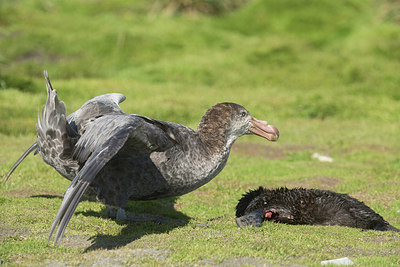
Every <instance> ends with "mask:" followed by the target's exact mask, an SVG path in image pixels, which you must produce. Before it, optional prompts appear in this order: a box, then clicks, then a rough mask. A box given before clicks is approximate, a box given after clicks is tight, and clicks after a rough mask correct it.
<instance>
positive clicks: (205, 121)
mask: <svg viewBox="0 0 400 267" xmlns="http://www.w3.org/2000/svg"><path fill="white" fill-rule="evenodd" d="M197 131H198V133H199V134H200V136H202V137H204V138H207V139H209V140H219V141H218V144H215V145H222V143H223V145H226V144H227V143H228V145H231V144H232V143H233V142H234V141H235V140H236V139H237V138H238V137H240V136H242V135H244V134H255V135H258V136H261V137H264V138H266V139H267V140H269V141H276V140H278V138H279V131H278V129H277V128H276V127H274V126H272V125H269V124H268V122H266V121H262V120H258V119H256V118H254V117H253V116H252V115H251V114H250V112H249V111H247V110H246V109H245V108H244V107H242V106H241V105H238V104H235V103H219V104H216V105H214V106H213V107H211V108H210V109H209V110H207V112H206V113H205V114H204V116H203V117H202V119H201V121H200V124H199V126H198V128H197ZM220 143H221V144H220Z"/></svg>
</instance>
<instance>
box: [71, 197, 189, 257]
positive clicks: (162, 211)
mask: <svg viewBox="0 0 400 267" xmlns="http://www.w3.org/2000/svg"><path fill="white" fill-rule="evenodd" d="M176 199H177V198H168V199H162V200H154V201H138V202H133V203H132V201H130V202H129V203H128V207H127V212H129V213H132V211H133V210H134V211H135V214H137V215H139V216H141V215H142V214H141V213H142V212H143V213H145V216H144V218H146V217H147V216H148V215H149V216H152V217H153V216H157V217H160V218H161V219H167V220H168V222H161V223H158V222H153V221H144V222H126V221H119V220H115V222H116V223H117V224H119V225H124V226H125V227H124V228H123V229H122V231H121V232H120V233H119V234H118V235H116V236H115V235H108V234H98V235H97V236H94V237H92V238H90V241H91V242H92V245H91V246H90V247H88V248H87V249H85V250H84V252H89V251H92V250H97V249H115V248H120V247H123V246H125V245H127V244H129V243H131V242H133V241H135V240H137V239H140V238H141V237H142V236H144V235H149V234H161V233H168V232H169V231H171V230H173V229H174V228H177V227H181V226H184V225H186V224H187V223H188V222H189V220H190V217H188V216H186V215H185V214H183V213H181V212H179V211H177V210H175V207H174V204H175V202H176ZM105 209H106V208H105V207H104V208H103V209H102V210H101V211H99V212H95V211H85V212H77V214H82V215H84V216H96V217H102V218H107V216H106V212H105Z"/></svg>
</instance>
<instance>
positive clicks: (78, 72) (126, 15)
mask: <svg viewBox="0 0 400 267" xmlns="http://www.w3.org/2000/svg"><path fill="white" fill-rule="evenodd" d="M152 7H153V6H152V3H150V2H148V1H140V0H137V1H129V2H127V1H112V2H111V1H98V0H91V1H80V0H73V1H65V0H58V1H28V0H19V1H11V0H5V1H1V2H0V118H1V119H0V174H1V175H4V174H5V173H6V172H7V170H8V169H9V168H10V167H11V166H12V164H13V163H14V162H15V160H16V159H17V158H18V157H19V156H20V154H22V152H23V151H24V150H25V149H26V148H27V147H28V146H29V145H31V144H32V143H33V142H34V140H35V123H36V120H37V113H38V111H39V110H40V109H41V107H42V105H43V104H44V102H45V98H46V94H45V86H44V80H43V78H42V72H43V70H44V69H47V70H48V72H49V75H50V78H51V79H52V83H53V86H54V87H55V88H56V89H57V91H58V94H59V97H60V98H61V99H62V100H63V101H64V102H65V103H66V105H67V111H68V112H72V111H74V110H76V109H78V108H79V107H80V106H81V105H82V104H83V103H84V102H85V101H86V100H87V99H89V98H91V97H93V96H96V95H99V94H103V93H109V92H120V93H123V94H125V95H126V96H127V100H126V101H125V102H124V103H122V105H121V106H122V108H123V109H124V110H125V111H126V112H128V113H138V114H143V115H147V116H150V117H154V118H157V119H161V120H167V121H173V122H178V123H182V124H185V125H188V126H190V127H192V128H196V127H197V124H198V122H199V120H200V118H201V116H202V115H203V113H204V112H205V110H206V109H207V108H209V107H210V106H212V105H214V104H215V103H217V102H223V101H232V102H237V103H240V104H242V105H243V106H245V107H246V108H247V109H248V110H249V111H250V112H251V113H252V115H254V116H255V117H257V118H259V119H264V120H268V121H269V122H270V123H271V124H273V125H275V126H276V127H277V128H278V129H279V130H280V133H281V136H280V139H279V141H278V142H277V143H268V142H266V141H264V140H261V139H260V138H257V137H255V136H246V137H242V138H241V139H240V140H239V141H238V144H235V145H234V149H233V151H232V154H231V157H230V159H229V161H228V164H227V166H226V168H225V169H224V170H223V171H222V172H221V174H220V175H218V176H217V178H215V179H214V180H213V181H211V182H210V183H208V184H207V185H205V186H204V187H201V188H200V189H198V190H196V191H194V192H192V193H190V194H187V195H184V196H182V197H179V198H176V199H167V200H160V201H153V202H139V203H133V202H132V203H129V209H131V210H136V211H147V212H153V213H160V214H163V215H166V216H170V217H174V218H180V219H188V220H189V221H188V223H187V224H186V225H183V226H176V225H170V224H166V225H156V224H152V223H138V224H125V223H123V222H118V221H113V220H110V219H107V218H106V217H105V210H104V206H103V205H102V204H100V203H97V202H92V201H89V200H87V199H85V200H83V201H82V202H81V203H80V204H79V206H78V208H77V211H76V213H75V215H74V216H73V217H72V219H71V222H70V224H69V226H68V229H67V232H66V237H65V239H64V240H63V242H62V244H61V246H59V247H53V246H52V244H51V242H47V235H48V231H49V228H50V225H51V222H52V220H53V219H54V217H55V215H56V213H57V210H58V208H59V206H60V204H61V201H62V194H63V192H64V191H65V189H66V187H67V186H68V182H67V180H65V179H63V178H62V177H60V175H59V174H58V173H57V172H56V171H55V170H54V169H52V168H51V167H49V166H47V165H46V164H44V163H43V162H42V160H41V159H40V157H39V156H36V157H33V156H30V157H28V158H27V159H26V161H25V162H24V163H23V164H22V165H21V166H20V167H19V168H18V169H17V171H16V172H15V173H14V175H13V177H12V178H11V180H10V181H9V182H8V183H7V184H6V185H2V186H1V187H0V259H1V261H2V262H6V263H9V264H11V265H25V266H28V265H29V266H30V265H43V263H44V264H54V263H58V262H60V261H61V262H63V263H65V264H67V265H79V264H97V265H104V264H110V265H111V264H114V265H115V264H126V265H133V264H143V265H156V264H164V265H165V264H172V265H179V264H181V265H195V264H198V265H202V264H218V263H224V264H227V265H231V264H233V263H235V262H236V263H241V264H244V265H246V264H247V265H257V264H265V263H272V264H280V265H293V264H302V265H307V266H313V265H315V266H317V265H319V262H320V261H321V260H327V259H334V258H340V257H349V258H350V259H351V260H353V261H354V262H355V263H356V264H358V265H360V266H390V265H392V266H397V265H399V264H400V245H399V243H400V242H399V241H400V236H399V234H397V233H391V232H390V233H381V232H376V231H366V232H362V231H360V230H358V229H349V228H345V227H317V226H290V225H281V224H272V223H265V224H264V225H263V226H262V227H261V228H258V229H253V228H250V229H238V228H237V227H236V225H235V223H234V208H235V205H236V202H237V200H238V199H239V198H240V196H241V194H243V193H244V192H245V191H247V190H249V189H252V188H255V187H258V186H259V185H264V186H267V187H271V188H274V187H279V186H288V187H298V186H304V187H309V188H324V189H330V190H334V191H337V192H341V193H348V194H350V195H351V196H354V197H356V198H358V199H359V200H361V201H364V202H365V203H366V204H368V205H369V206H370V207H371V208H373V209H374V210H375V211H376V212H378V213H379V214H381V215H382V216H383V217H384V218H385V219H386V220H388V221H389V222H391V224H393V225H394V226H396V227H397V228H399V227H400V219H399V214H400V213H399V212H400V200H399V199H400V182H399V181H400V153H399V151H400V145H399V142H398V141H399V137H398V136H399V129H400V123H399V122H400V89H399V88H400V76H399V72H398V70H399V69H400V54H399V51H400V28H399V24H398V22H399V21H400V20H399V19H398V16H396V12H395V10H399V8H400V6H399V5H398V4H396V3H395V2H393V1H383V0H382V1H364V0H351V1H328V0H321V1H261V0H254V1H248V3H247V4H245V5H243V6H242V7H240V8H238V9H236V10H233V11H230V12H226V13H223V14H221V15H219V16H209V15H202V14H201V13H197V14H194V15H193V14H192V13H189V14H187V13H176V14H175V15H173V16H170V15H165V12H162V11H160V12H159V13H157V12H154V10H153V11H151V10H152ZM314 152H318V153H321V154H328V155H330V156H332V157H333V158H334V159H335V161H334V162H333V163H320V162H318V161H316V160H315V159H312V157H311V155H312V154H313V153H314ZM206 225H208V226H207V227H206Z"/></svg>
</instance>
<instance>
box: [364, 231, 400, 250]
mask: <svg viewBox="0 0 400 267" xmlns="http://www.w3.org/2000/svg"><path fill="white" fill-rule="evenodd" d="M359 240H360V241H362V242H372V243H377V244H381V243H386V242H399V244H400V236H394V235H393V236H386V235H385V236H366V237H362V238H359ZM399 252H400V248H399Z"/></svg>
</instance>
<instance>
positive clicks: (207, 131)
mask: <svg viewBox="0 0 400 267" xmlns="http://www.w3.org/2000/svg"><path fill="white" fill-rule="evenodd" d="M225 129H226V128H224V127H215V125H209V124H200V125H199V127H198V128H197V134H198V136H199V138H200V140H201V142H202V143H203V144H204V146H205V148H206V150H207V151H208V152H209V153H211V154H225V153H226V152H228V153H229V150H230V147H231V146H232V144H233V142H230V143H232V144H229V143H228V140H227V136H226V130H225Z"/></svg>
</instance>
